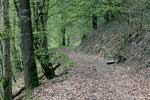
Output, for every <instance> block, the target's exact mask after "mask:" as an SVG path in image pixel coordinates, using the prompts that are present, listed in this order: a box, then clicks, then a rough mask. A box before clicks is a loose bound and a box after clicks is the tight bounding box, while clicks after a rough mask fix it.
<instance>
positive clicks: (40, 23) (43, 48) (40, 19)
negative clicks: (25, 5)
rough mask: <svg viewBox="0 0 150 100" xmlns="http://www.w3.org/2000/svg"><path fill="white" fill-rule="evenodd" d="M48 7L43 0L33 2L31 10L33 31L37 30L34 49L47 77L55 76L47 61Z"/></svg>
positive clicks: (46, 2)
mask: <svg viewBox="0 0 150 100" xmlns="http://www.w3.org/2000/svg"><path fill="white" fill-rule="evenodd" d="M48 8H49V1H48V0H45V2H44V1H43V2H40V1H39V2H33V12H34V18H35V20H34V27H35V31H37V32H38V34H37V36H36V38H35V39H34V40H35V49H36V50H37V51H38V53H37V54H36V57H37V59H38V60H39V61H40V63H41V66H42V68H43V71H44V75H45V77H46V78H47V79H51V78H53V77H54V76H55V72H54V69H53V67H52V64H51V63H50V62H49V51H48V38H47V33H46V25H47V20H48ZM43 11H45V12H46V13H43ZM42 52H44V53H42Z"/></svg>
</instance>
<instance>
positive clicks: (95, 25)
mask: <svg viewBox="0 0 150 100" xmlns="http://www.w3.org/2000/svg"><path fill="white" fill-rule="evenodd" d="M92 23H93V29H94V30H97V16H96V15H95V14H93V16H92Z"/></svg>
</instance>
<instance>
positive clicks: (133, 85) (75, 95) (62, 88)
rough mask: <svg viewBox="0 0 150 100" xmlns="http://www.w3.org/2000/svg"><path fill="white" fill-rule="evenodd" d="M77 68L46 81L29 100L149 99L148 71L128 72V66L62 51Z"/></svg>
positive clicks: (149, 70) (71, 51)
mask: <svg viewBox="0 0 150 100" xmlns="http://www.w3.org/2000/svg"><path fill="white" fill-rule="evenodd" d="M60 52H63V53H66V54H68V55H69V57H70V59H72V60H73V61H75V62H76V63H77V66H76V67H74V68H73V69H71V70H69V71H68V74H67V75H64V76H60V77H57V78H56V79H53V80H50V81H48V80H47V81H45V82H44V83H43V84H42V85H41V86H40V87H38V88H37V89H35V90H34V92H33V96H32V99H31V100H150V78H148V77H147V76H148V75H146V74H145V73H150V69H149V68H145V69H142V70H141V71H139V72H131V70H130V67H128V66H123V65H116V64H114V65H107V64H106V60H105V59H103V58H101V57H99V56H96V55H86V54H83V53H81V52H78V51H74V50H70V49H63V50H60Z"/></svg>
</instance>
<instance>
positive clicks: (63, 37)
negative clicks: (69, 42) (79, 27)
mask: <svg viewBox="0 0 150 100" xmlns="http://www.w3.org/2000/svg"><path fill="white" fill-rule="evenodd" d="M62 46H66V28H65V27H62Z"/></svg>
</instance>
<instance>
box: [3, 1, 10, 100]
mask: <svg viewBox="0 0 150 100" xmlns="http://www.w3.org/2000/svg"><path fill="white" fill-rule="evenodd" d="M2 19H3V32H4V33H3V67H4V75H3V77H4V82H3V89H4V98H3V99H4V100H11V98H12V83H11V76H12V75H11V63H10V22H9V0H2Z"/></svg>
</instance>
